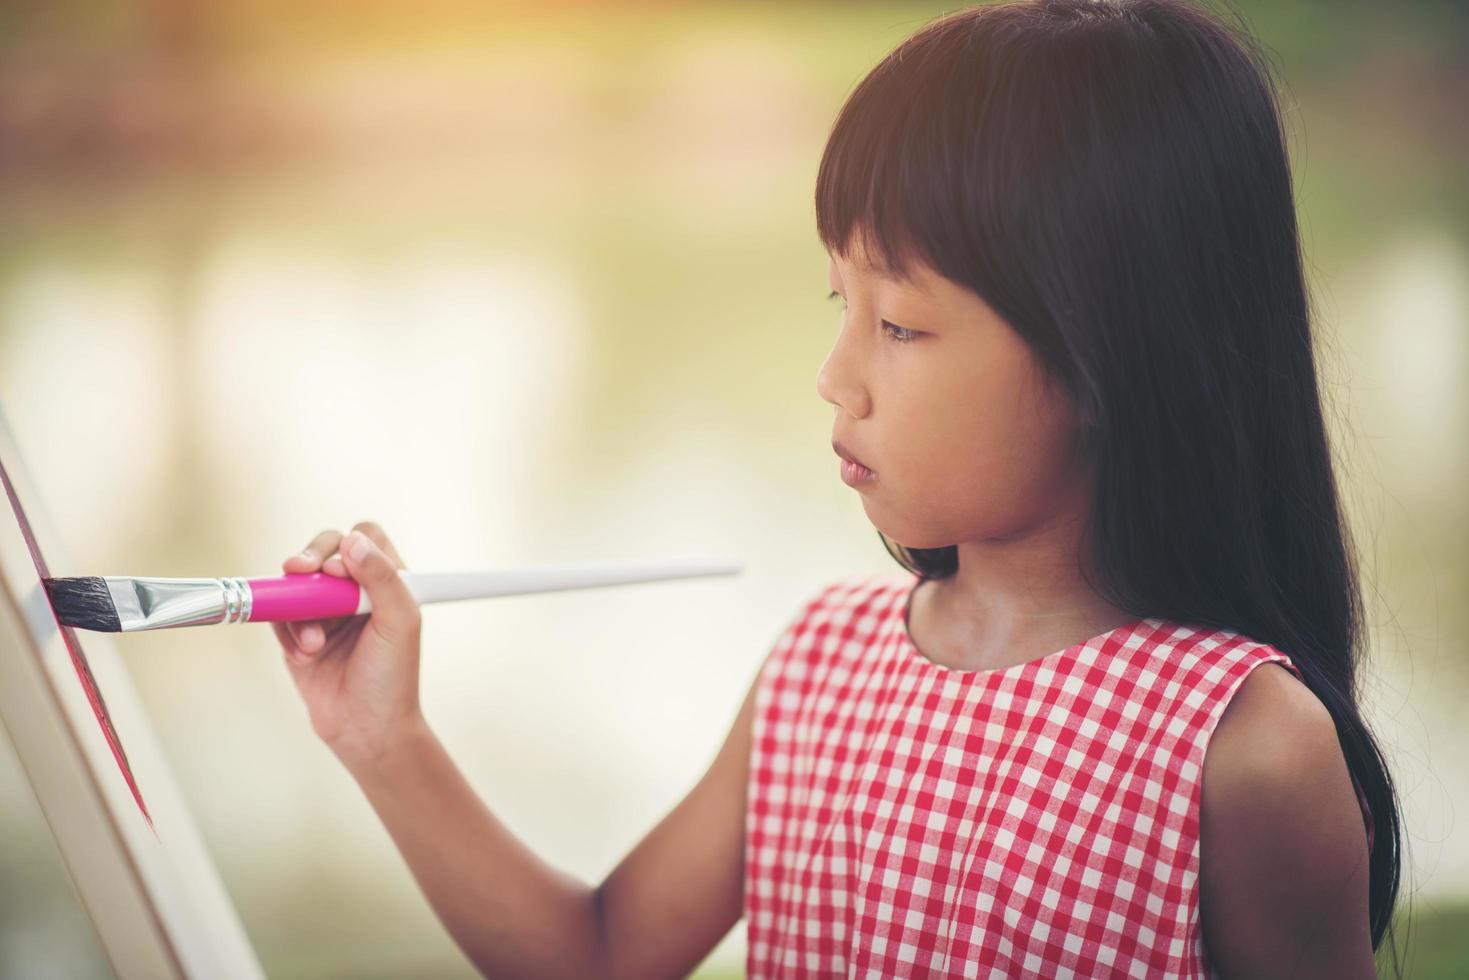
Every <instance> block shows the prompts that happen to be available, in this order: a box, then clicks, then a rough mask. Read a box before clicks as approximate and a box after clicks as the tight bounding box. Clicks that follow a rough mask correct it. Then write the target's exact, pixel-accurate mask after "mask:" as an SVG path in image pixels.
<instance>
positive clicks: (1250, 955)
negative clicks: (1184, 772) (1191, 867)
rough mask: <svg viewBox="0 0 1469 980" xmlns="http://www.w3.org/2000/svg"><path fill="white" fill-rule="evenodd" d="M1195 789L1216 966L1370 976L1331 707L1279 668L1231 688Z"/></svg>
mask: <svg viewBox="0 0 1469 980" xmlns="http://www.w3.org/2000/svg"><path fill="white" fill-rule="evenodd" d="M1268 668H1274V669H1268ZM1201 793H1202V800H1201V803H1200V831H1199V833H1200V841H1199V848H1200V864H1201V868H1200V876H1199V889H1200V916H1201V918H1202V919H1203V928H1204V942H1205V945H1206V946H1207V947H1208V949H1209V955H1210V958H1211V959H1212V961H1213V963H1214V966H1215V968H1216V969H1217V970H1218V971H1219V973H1220V975H1221V976H1223V977H1227V978H1232V977H1254V978H1261V980H1269V978H1272V977H1296V978H1312V977H1321V978H1333V980H1337V978H1340V980H1353V978H1358V977H1376V976H1377V970H1376V967H1375V965H1374V963H1373V955H1372V938H1371V937H1372V933H1371V928H1370V922H1369V909H1368V901H1367V895H1368V892H1367V886H1368V873H1367V871H1368V865H1367V833H1366V830H1365V828H1364V827H1363V825H1362V811H1361V808H1360V806H1359V804H1358V802H1357V798H1356V795H1355V792H1354V790H1353V788H1352V781H1351V776H1350V774H1349V772H1348V770H1347V765H1346V759H1345V757H1344V756H1343V755H1342V750H1341V746H1340V744H1339V743H1338V742H1337V736H1336V727H1335V725H1334V724H1333V723H1332V720H1331V715H1330V714H1329V713H1328V712H1327V710H1326V707H1325V705H1323V704H1322V703H1321V702H1320V701H1319V700H1318V699H1317V698H1316V696H1315V695H1314V694H1312V693H1311V691H1310V689H1309V688H1307V687H1306V686H1305V685H1304V684H1303V683H1301V682H1300V680H1298V679H1297V678H1296V677H1295V676H1294V675H1292V674H1291V673H1289V671H1287V670H1286V668H1284V667H1279V666H1278V665H1274V664H1263V665H1261V666H1260V667H1257V668H1256V669H1254V670H1253V671H1251V672H1250V675H1249V676H1248V677H1246V678H1245V680H1244V682H1243V683H1242V684H1241V685H1240V688H1239V690H1238V691H1236V692H1235V695H1234V697H1233V698H1232V699H1231V700H1230V703H1229V705H1228V706H1227V707H1226V708H1225V709H1224V714H1223V715H1222V716H1221V717H1220V719H1219V724H1218V727H1217V728H1216V729H1215V731H1214V734H1213V736H1212V738H1211V739H1210V742H1209V747H1208V749H1207V750H1206V752H1205V756H1204V773H1203V787H1202V790H1201Z"/></svg>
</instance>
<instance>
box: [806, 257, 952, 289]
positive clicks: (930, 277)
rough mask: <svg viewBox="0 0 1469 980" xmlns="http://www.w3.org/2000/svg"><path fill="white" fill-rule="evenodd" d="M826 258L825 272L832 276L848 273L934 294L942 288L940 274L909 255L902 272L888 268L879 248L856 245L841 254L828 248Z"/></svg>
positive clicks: (901, 287)
mask: <svg viewBox="0 0 1469 980" xmlns="http://www.w3.org/2000/svg"><path fill="white" fill-rule="evenodd" d="M827 258H828V263H827V271H828V272H829V273H831V274H832V275H835V276H846V275H851V276H855V277H858V278H863V279H876V280H880V281H882V282H884V283H888V284H891V285H893V286H896V287H898V288H900V289H904V290H908V291H913V292H919V293H934V294H936V293H940V292H942V291H943V286H942V277H940V276H938V275H937V274H936V273H934V272H933V270H931V269H930V268H929V267H928V265H927V263H925V262H924V261H922V260H921V259H919V258H916V257H914V256H911V255H909V256H907V257H906V263H907V270H906V272H904V273H899V272H898V271H896V270H894V269H892V268H891V267H889V266H888V264H887V263H886V262H885V261H884V260H883V256H882V253H881V252H880V251H875V250H864V249H863V248H862V247H861V246H860V245H854V246H851V247H849V248H848V250H847V254H846V255H845V256H843V255H840V254H838V253H837V252H835V251H830V250H829V251H828V252H827Z"/></svg>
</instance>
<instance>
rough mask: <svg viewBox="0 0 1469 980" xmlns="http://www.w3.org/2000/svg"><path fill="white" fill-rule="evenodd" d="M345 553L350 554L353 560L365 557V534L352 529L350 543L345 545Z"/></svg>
mask: <svg viewBox="0 0 1469 980" xmlns="http://www.w3.org/2000/svg"><path fill="white" fill-rule="evenodd" d="M347 554H349V555H351V556H352V559H353V560H354V561H361V560H362V559H363V558H365V557H366V556H367V535H365V534H359V533H358V532H356V531H353V532H352V543H351V544H349V545H348V546H347Z"/></svg>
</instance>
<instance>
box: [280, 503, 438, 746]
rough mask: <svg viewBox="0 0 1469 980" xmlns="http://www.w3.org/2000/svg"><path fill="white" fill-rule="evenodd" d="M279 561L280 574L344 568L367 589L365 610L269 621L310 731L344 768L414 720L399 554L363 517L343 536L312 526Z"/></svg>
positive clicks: (341, 572) (409, 610)
mask: <svg viewBox="0 0 1469 980" xmlns="http://www.w3.org/2000/svg"><path fill="white" fill-rule="evenodd" d="M359 546H360V547H361V551H360V552H359V551H357V550H356V548H357V547H359ZM281 567H282V568H283V569H284V570H285V571H286V572H287V573H288V574H309V573H311V572H315V571H318V570H320V571H323V572H325V573H326V574H328V575H336V576H340V577H350V578H352V579H353V580H355V581H356V582H358V583H360V584H361V585H362V587H363V588H364V589H366V590H367V595H368V598H369V599H370V600H371V601H372V610H371V611H370V612H366V613H363V614H361V615H358V616H339V617H337V618H335V619H325V620H299V621H296V622H290V623H272V624H271V626H272V627H273V628H274V629H275V635H276V638H277V639H278V640H279V641H280V644H281V648H282V650H283V651H284V653H285V660H286V667H287V668H288V669H289V670H290V672H291V678H292V680H294V681H295V682H296V687H297V689H298V690H299V691H300V692H301V697H302V699H303V700H304V701H305V702H306V710H307V712H308V713H309V714H310V716H311V727H312V728H313V729H314V730H315V731H316V734H317V735H318V736H319V737H320V738H321V739H322V741H324V742H326V743H327V745H328V746H329V747H330V748H331V750H332V751H333V752H334V753H336V755H337V757H338V758H339V759H341V760H342V762H343V763H344V764H346V765H347V766H348V767H349V768H350V767H352V766H354V765H359V764H362V763H368V762H371V761H372V760H373V759H375V758H377V757H378V756H380V755H381V754H382V753H383V752H384V751H385V750H386V749H388V748H389V747H390V746H392V745H393V744H394V743H395V741H396V740H397V739H398V738H400V737H402V736H403V735H404V734H406V733H407V732H409V731H410V730H412V728H413V726H415V725H418V724H421V723H422V720H423V717H422V714H421V711H420V707H419V702H418V648H419V646H418V645H419V631H420V626H421V619H420V615H419V608H418V603H417V601H416V600H414V598H413V594H412V593H411V592H409V591H408V586H407V585H406V584H404V582H403V580H402V579H401V578H400V577H399V576H398V569H400V568H403V567H404V566H403V561H402V559H400V558H399V557H398V552H397V550H396V549H395V548H394V547H393V544H392V542H391V541H389V540H388V536H387V535H386V534H385V533H383V530H382V528H380V527H378V526H377V525H376V524H374V523H372V522H371V521H363V522H361V523H359V524H357V525H355V526H354V527H353V528H352V533H351V534H349V535H347V536H346V537H343V536H342V534H341V532H339V531H323V532H321V533H320V534H318V535H317V536H316V537H315V538H314V539H313V540H312V542H311V543H310V544H309V545H307V546H306V548H305V550H303V551H302V552H301V553H300V554H298V555H292V556H291V557H289V558H287V559H286V560H285V561H283V562H282V563H281Z"/></svg>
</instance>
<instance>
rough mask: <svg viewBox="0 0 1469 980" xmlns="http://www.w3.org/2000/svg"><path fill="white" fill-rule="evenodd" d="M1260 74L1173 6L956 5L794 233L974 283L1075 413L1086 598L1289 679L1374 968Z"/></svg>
mask: <svg viewBox="0 0 1469 980" xmlns="http://www.w3.org/2000/svg"><path fill="white" fill-rule="evenodd" d="M1273 77H1274V76H1273V73H1272V70H1271V66H1270V63H1269V61H1268V59H1267V58H1266V57H1265V55H1264V54H1263V53H1262V52H1261V50H1260V49H1259V47H1258V46H1257V45H1256V43H1255V42H1254V40H1253V38H1252V37H1251V36H1250V33H1249V31H1248V29H1247V28H1246V27H1245V26H1244V25H1243V24H1242V23H1241V24H1239V25H1230V24H1227V23H1225V22H1224V21H1222V20H1221V19H1219V18H1218V17H1216V16H1215V15H1213V14H1212V13H1211V12H1208V11H1206V10H1204V9H1202V8H1201V7H1199V6H1196V5H1194V4H1193V3H1190V2H1185V0H1021V2H1009V3H999V4H991V5H985V6H978V7H971V8H968V9H965V10H961V11H958V12H956V13H952V14H949V15H946V16H944V17H942V18H940V19H938V20H935V21H932V22H930V23H928V24H926V25H925V26H923V27H922V28H921V29H919V30H918V31H917V32H916V33H915V34H913V35H912V36H911V37H909V38H908V39H907V40H905V41H904V42H902V43H901V44H900V45H899V46H898V47H897V48H895V49H894V50H893V51H892V52H891V53H890V54H889V55H888V56H887V57H886V58H885V59H883V60H882V61H881V62H880V63H879V64H878V65H877V66H876V67H875V68H874V69H873V70H872V71H871V72H870V73H869V74H868V75H867V76H866V77H865V78H864V79H863V80H862V81H861V82H860V83H859V84H858V86H857V87H856V89H855V90H854V91H853V92H852V94H851V95H850V96H849V97H848V99H847V101H846V102H845V104H844V105H843V106H842V109H841V111H840V113H839V114H838V116H837V119H836V121H835V123H834V125H833V128H832V132H831V136H830V138H829V141H828V143H827V146H826V150H825V152H824V154H823V155H822V159H821V164H820V168H819V171H818V176H817V180H816V218H817V228H818V231H819V233H820V237H821V240H822V242H823V243H824V244H825V245H826V247H827V248H828V249H829V250H832V251H835V252H836V253H837V254H839V255H842V256H843V257H846V256H848V255H849V254H850V252H851V248H852V246H853V245H854V244H856V243H857V239H860V242H861V244H862V246H863V248H864V249H865V250H866V251H867V252H868V254H869V255H872V256H873V257H875V258H880V259H881V260H882V261H883V262H885V263H886V265H887V267H888V269H889V271H890V273H892V274H895V275H897V276H899V277H906V276H907V275H908V273H909V271H910V268H911V267H910V265H909V261H910V259H917V260H920V261H922V262H923V263H924V264H926V265H928V266H929V267H930V268H932V269H934V270H935V271H936V272H938V273H940V274H941V275H943V276H944V277H946V278H948V279H950V280H952V281H954V282H956V283H958V284H960V285H963V286H966V287H968V288H970V289H972V290H973V291H974V292H975V293H976V294H978V295H979V296H980V297H981V298H982V299H984V300H985V302H987V303H988V304H989V305H990V306H991V307H992V308H993V309H994V310H995V311H996V312H997V313H999V314H1000V315H1001V316H1002V317H1004V318H1005V319H1006V321H1008V322H1009V323H1010V325H1011V326H1012V327H1013V328H1014V329H1015V330H1016V331H1017V332H1018V334H1019V335H1020V336H1021V337H1022V338H1024V340H1025V342H1026V343H1027V344H1028V345H1029V346H1030V348H1031V349H1032V350H1033V351H1034V352H1035V354H1036V356H1037V360H1038V361H1039V362H1040V364H1041V366H1042V368H1043V370H1044V371H1045V373H1046V376H1047V378H1048V379H1049V380H1050V381H1052V382H1053V383H1058V384H1060V385H1062V386H1063V390H1065V391H1066V392H1067V393H1068V394H1069V395H1070V396H1071V397H1072V399H1073V400H1074V402H1075V404H1076V405H1077V407H1078V409H1079V417H1080V418H1081V419H1082V424H1081V426H1080V431H1079V433H1078V440H1077V449H1078V451H1079V452H1081V453H1083V454H1084V458H1085V459H1086V460H1087V461H1088V462H1089V463H1090V466H1091V472H1092V474H1093V480H1092V491H1091V498H1090V507H1089V514H1088V520H1087V525H1086V530H1085V533H1084V536H1083V555H1084V558H1085V561H1084V562H1083V573H1084V574H1085V575H1086V576H1087V581H1088V582H1090V583H1091V585H1092V587H1093V588H1094V589H1095V590H1096V591H1097V593H1098V594H1099V595H1101V596H1103V597H1104V598H1105V599H1106V600H1107V601H1109V602H1110V603H1111V604H1112V605H1114V606H1116V607H1117V608H1119V609H1122V610H1125V611H1128V612H1129V613H1131V614H1133V615H1136V616H1138V617H1145V616H1154V617H1159V618H1163V619H1169V620H1173V621H1178V622H1186V623H1191V624H1198V625H1200V626H1206V627H1214V628H1223V629H1230V630H1234V631H1236V632H1238V633H1240V634H1242V635H1245V636H1247V637H1249V638H1251V639H1254V640H1256V641H1259V642H1263V643H1269V644H1271V645H1272V646H1274V647H1276V648H1277V649H1279V650H1281V651H1283V652H1285V653H1287V654H1288V655H1289V656H1290V657H1291V659H1292V660H1293V661H1294V662H1295V664H1296V666H1298V667H1299V668H1300V670H1301V672H1302V674H1303V675H1304V678H1305V681H1306V684H1307V685H1308V686H1309V687H1310V689H1311V690H1312V691H1313V692H1314V693H1315V694H1316V696H1317V697H1318V698H1320V699H1321V701H1322V702H1323V703H1324V704H1325V706H1326V707H1327V709H1328V710H1329V711H1330V712H1331V715H1332V717H1333V719H1335V722H1336V729H1337V734H1338V737H1339V739H1340V742H1341V746H1342V749H1343V752H1344V754H1345V756H1346V761H1347V765H1348V767H1349V769H1350V770H1351V773H1352V776H1353V777H1354V778H1355V780H1356V782H1357V784H1358V786H1359V787H1360V788H1361V791H1362V793H1363V795H1364V796H1365V798H1366V800H1367V803H1368V804H1369V806H1370V809H1371V825H1372V832H1373V844H1372V848H1371V855H1370V878H1371V883H1370V919H1371V928H1372V946H1373V949H1374V951H1375V950H1377V949H1378V947H1379V945H1380V944H1381V942H1382V940H1383V937H1384V935H1385V934H1391V924H1392V914H1393V907H1394V905H1395V903H1396V900H1397V893H1398V883H1399V881H1398V879H1399V874H1400V860H1401V859H1400V851H1401V837H1400V834H1401V829H1400V818H1399V804H1398V799H1397V793H1396V790H1395V788H1394V785H1393V780H1392V777H1391V774H1390V773H1389V771H1388V767H1387V763H1386V760H1385V758H1384V756H1383V754H1382V752H1381V750H1380V749H1379V747H1378V745H1377V742H1376V740H1375V739H1374V737H1373V735H1372V733H1371V732H1370V731H1369V729H1368V727H1367V725H1366V724H1365V722H1364V721H1363V719H1362V716H1361V713H1360V711H1359V709H1358V689H1357V688H1358V678H1357V667H1358V661H1359V659H1360V658H1361V656H1362V653H1363V648H1362V643H1363V640H1362V625H1363V603H1362V596H1361V591H1360V586H1359V583H1358V575H1357V568H1356V557H1355V555H1354V554H1353V552H1352V550H1351V544H1350V540H1349V537H1348V534H1347V532H1346V525H1345V518H1344V515H1343V511H1342V508H1341V505H1340V501H1339V497H1338V492H1337V485H1336V481H1335V477H1334V474H1333V472H1332V456H1331V450H1330V447H1329V445H1328V440H1327V432H1326V426H1325V422H1324V420H1323V416H1322V409H1321V401H1320V397H1319V391H1318V386H1317V379H1316V366H1315V363H1314V351H1313V345H1312V330H1311V321H1310V315H1309V310H1308V296H1307V287H1306V283H1305V277H1304V274H1303V270H1302V256H1301V248H1300V240H1299V235H1298V231H1297V227H1296V213H1295V203H1294V193H1293V188H1292V183H1291V170H1290V165H1289V157H1288V151H1287V147H1286V136H1285V131H1284V129H1283V127H1282V125H1281V114H1280V112H1279V105H1278V96H1277V93H1276V88H1275V83H1274V81H1273ZM879 533H881V532H879ZM882 538H883V543H884V546H885V547H887V549H888V551H889V553H890V554H892V555H893V557H894V558H895V559H896V560H897V561H899V562H900V563H901V564H902V565H903V566H904V567H906V568H907V569H908V570H909V571H912V572H914V573H915V574H917V575H920V576H921V577H923V578H925V579H927V578H944V577H947V576H950V575H953V574H954V573H955V571H956V570H957V568H958V553H957V548H956V547H954V546H948V547H941V548H905V547H904V546H902V545H901V544H899V543H897V542H893V541H890V540H889V539H888V538H887V536H886V535H882ZM1390 948H1391V949H1392V951H1393V963H1394V965H1395V966H1396V967H1397V968H1398V969H1399V972H1401V967H1400V965H1399V964H1398V960H1397V947H1396V942H1395V941H1394V942H1393V943H1392V944H1390Z"/></svg>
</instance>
